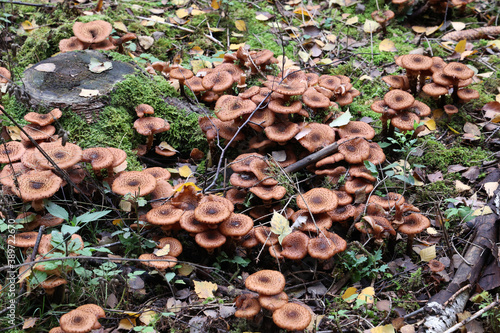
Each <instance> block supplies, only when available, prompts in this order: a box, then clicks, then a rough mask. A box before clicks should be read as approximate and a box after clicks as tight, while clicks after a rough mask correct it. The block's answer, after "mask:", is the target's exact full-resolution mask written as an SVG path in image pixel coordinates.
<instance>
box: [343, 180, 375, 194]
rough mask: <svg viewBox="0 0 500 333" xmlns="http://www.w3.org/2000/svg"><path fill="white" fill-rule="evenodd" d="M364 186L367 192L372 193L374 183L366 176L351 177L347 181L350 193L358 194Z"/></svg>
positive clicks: (346, 185) (347, 189) (346, 188)
mask: <svg viewBox="0 0 500 333" xmlns="http://www.w3.org/2000/svg"><path fill="white" fill-rule="evenodd" d="M363 188H364V191H365V193H367V194H368V193H370V192H371V191H372V190H373V184H372V183H371V182H370V181H369V180H366V179H364V178H356V177H354V178H351V179H348V180H347V181H346V182H345V191H346V192H347V193H349V194H356V192H358V191H362V190H363Z"/></svg>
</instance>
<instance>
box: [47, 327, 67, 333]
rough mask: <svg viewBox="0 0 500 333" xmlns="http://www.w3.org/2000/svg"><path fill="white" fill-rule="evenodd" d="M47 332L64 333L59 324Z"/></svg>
mask: <svg viewBox="0 0 500 333" xmlns="http://www.w3.org/2000/svg"><path fill="white" fill-rule="evenodd" d="M49 333H66V332H65V331H63V329H62V328H61V327H60V326H57V327H53V328H51V329H50V331H49Z"/></svg>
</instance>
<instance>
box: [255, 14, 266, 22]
mask: <svg viewBox="0 0 500 333" xmlns="http://www.w3.org/2000/svg"><path fill="white" fill-rule="evenodd" d="M255 19H256V20H259V21H267V20H269V17H267V16H266V15H264V14H259V15H257V16H255Z"/></svg>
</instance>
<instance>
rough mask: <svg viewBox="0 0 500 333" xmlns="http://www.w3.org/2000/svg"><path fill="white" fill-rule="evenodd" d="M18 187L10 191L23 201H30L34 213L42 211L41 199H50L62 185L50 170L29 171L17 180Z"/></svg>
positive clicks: (60, 180)
mask: <svg viewBox="0 0 500 333" xmlns="http://www.w3.org/2000/svg"><path fill="white" fill-rule="evenodd" d="M17 182H18V184H19V187H13V188H12V191H13V192H14V193H15V194H16V195H17V196H18V197H20V198H21V199H22V200H23V201H25V202H26V201H32V206H33V208H34V209H35V210H36V211H40V210H42V209H43V199H47V198H50V197H51V196H52V195H54V194H55V193H56V192H57V191H58V190H59V188H60V187H61V185H62V179H61V178H59V177H58V176H56V175H55V174H54V173H53V172H52V171H50V170H44V171H37V170H33V171H29V172H27V173H25V174H23V175H21V176H19V177H18V178H17Z"/></svg>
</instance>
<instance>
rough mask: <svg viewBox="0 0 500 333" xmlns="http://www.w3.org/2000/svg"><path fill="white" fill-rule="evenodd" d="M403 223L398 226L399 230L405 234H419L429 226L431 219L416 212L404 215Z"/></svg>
mask: <svg viewBox="0 0 500 333" xmlns="http://www.w3.org/2000/svg"><path fill="white" fill-rule="evenodd" d="M403 219H404V223H403V224H401V225H400V226H399V228H398V231H399V232H402V233H403V234H407V235H415V234H419V233H421V232H422V231H424V230H425V229H427V228H429V227H430V226H431V221H429V219H428V218H427V217H425V216H424V215H422V214H418V213H411V214H410V215H408V216H405V217H404V218H403Z"/></svg>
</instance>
